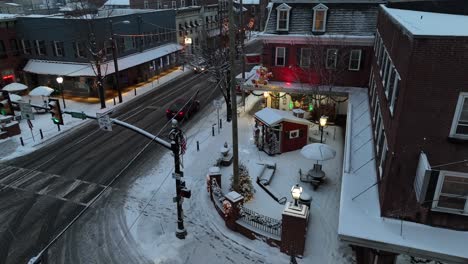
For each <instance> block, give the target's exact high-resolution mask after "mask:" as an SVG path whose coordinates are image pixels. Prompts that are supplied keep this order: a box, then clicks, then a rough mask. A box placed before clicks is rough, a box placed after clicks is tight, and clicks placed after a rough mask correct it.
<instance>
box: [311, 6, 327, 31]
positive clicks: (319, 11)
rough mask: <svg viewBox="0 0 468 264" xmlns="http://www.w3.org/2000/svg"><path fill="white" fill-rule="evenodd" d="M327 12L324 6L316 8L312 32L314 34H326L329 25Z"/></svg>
mask: <svg viewBox="0 0 468 264" xmlns="http://www.w3.org/2000/svg"><path fill="white" fill-rule="evenodd" d="M327 10H328V7H326V6H325V5H323V4H318V5H316V6H315V7H314V22H313V25H312V31H314V32H325V28H326V26H325V25H326V23H327Z"/></svg>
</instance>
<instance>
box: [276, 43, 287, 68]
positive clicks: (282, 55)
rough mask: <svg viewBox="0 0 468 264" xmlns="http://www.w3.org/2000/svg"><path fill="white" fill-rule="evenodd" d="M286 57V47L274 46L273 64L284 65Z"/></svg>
mask: <svg viewBox="0 0 468 264" xmlns="http://www.w3.org/2000/svg"><path fill="white" fill-rule="evenodd" d="M285 59H286V48H284V47H276V56H275V66H284V62H285Z"/></svg>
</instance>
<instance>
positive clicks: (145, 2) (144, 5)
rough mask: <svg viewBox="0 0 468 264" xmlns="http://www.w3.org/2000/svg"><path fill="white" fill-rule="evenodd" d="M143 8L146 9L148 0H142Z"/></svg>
mask: <svg viewBox="0 0 468 264" xmlns="http://www.w3.org/2000/svg"><path fill="white" fill-rule="evenodd" d="M143 8H145V9H148V8H149V2H148V0H145V1H144V2H143Z"/></svg>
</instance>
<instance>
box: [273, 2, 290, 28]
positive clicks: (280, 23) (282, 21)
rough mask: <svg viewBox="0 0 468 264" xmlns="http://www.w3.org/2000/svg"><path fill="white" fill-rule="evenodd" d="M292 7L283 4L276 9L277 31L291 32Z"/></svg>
mask: <svg viewBox="0 0 468 264" xmlns="http://www.w3.org/2000/svg"><path fill="white" fill-rule="evenodd" d="M290 11H291V7H290V6H288V5H287V4H285V3H283V4H281V5H279V6H278V7H277V8H276V14H277V19H276V30H278V31H288V30H289V12H290Z"/></svg>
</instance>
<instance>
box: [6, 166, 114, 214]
mask: <svg viewBox="0 0 468 264" xmlns="http://www.w3.org/2000/svg"><path fill="white" fill-rule="evenodd" d="M8 188H10V189H14V190H20V191H24V192H29V193H34V194H37V195H42V196H48V197H53V198H56V199H60V200H63V201H66V202H72V203H75V204H78V205H82V206H88V205H89V204H90V203H91V201H92V199H93V198H94V197H95V196H96V195H98V194H99V193H100V192H101V191H102V190H103V189H104V188H105V186H104V185H100V184H95V183H92V182H88V181H82V180H79V179H69V178H66V177H62V176H60V175H55V174H50V173H46V172H41V171H36V170H31V169H26V168H20V167H15V166H9V165H2V164H0V191H1V190H3V189H8Z"/></svg>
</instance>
